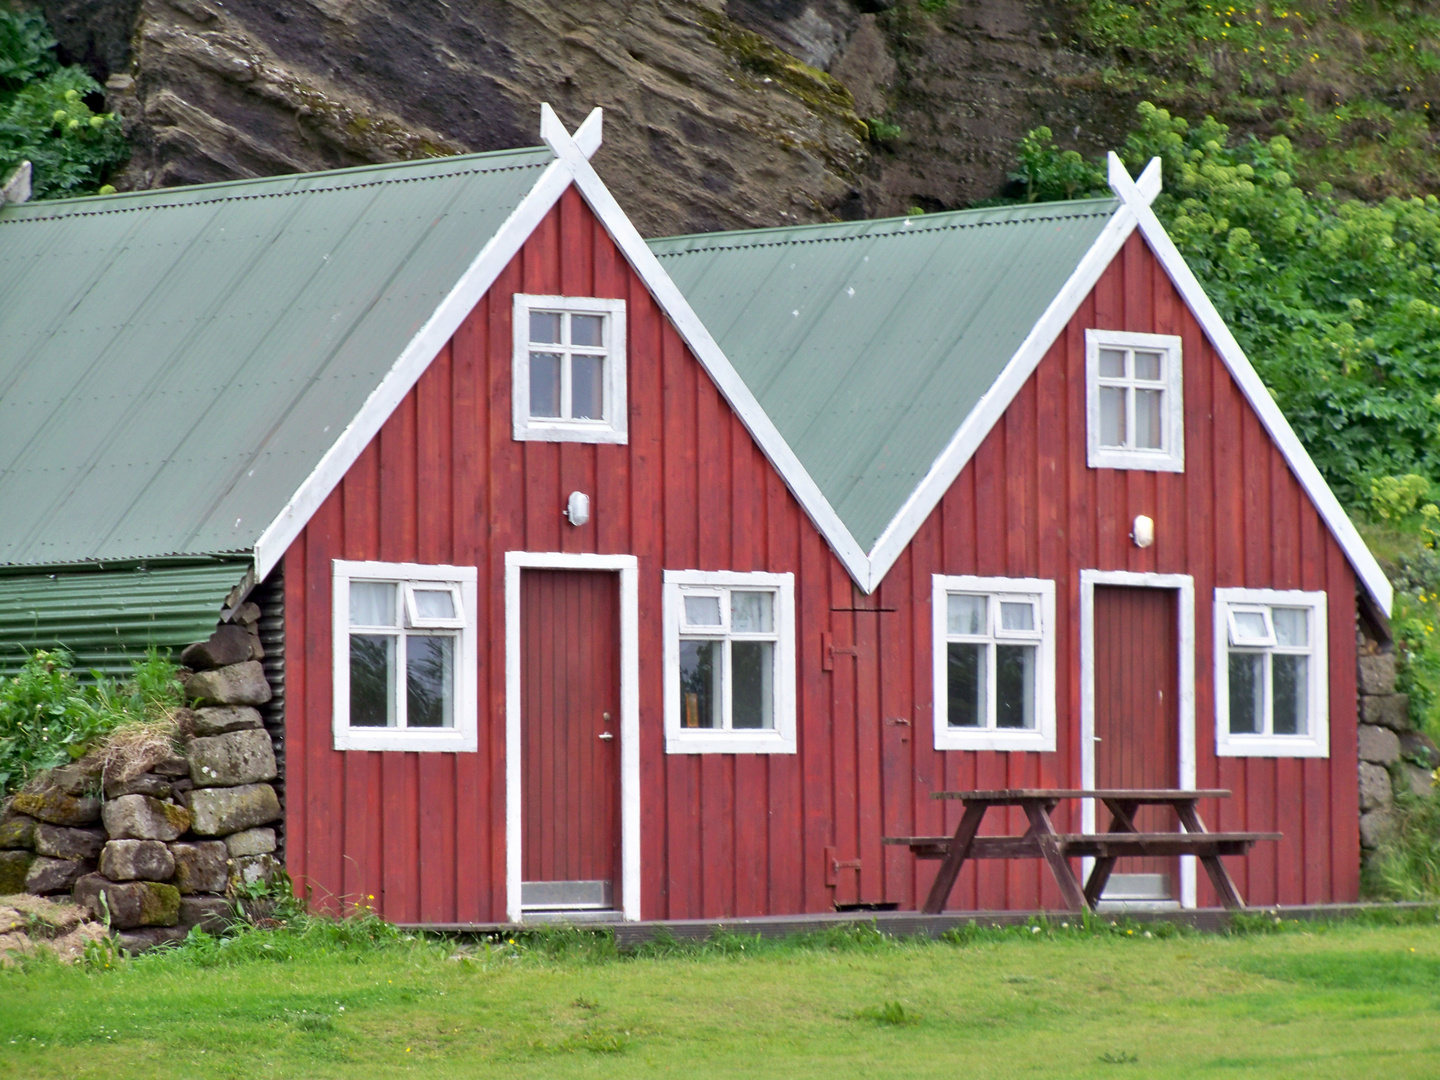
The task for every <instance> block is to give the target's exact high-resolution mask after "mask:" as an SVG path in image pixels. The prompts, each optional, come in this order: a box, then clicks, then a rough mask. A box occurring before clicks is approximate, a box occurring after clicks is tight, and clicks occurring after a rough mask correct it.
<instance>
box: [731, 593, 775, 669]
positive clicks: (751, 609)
mask: <svg viewBox="0 0 1440 1080" xmlns="http://www.w3.org/2000/svg"><path fill="white" fill-rule="evenodd" d="M774 608H775V594H774V593H769V592H732V593H731V594H730V629H731V630H732V631H734V632H735V633H737V634H770V633H773V632H774V630H775V610H774ZM736 663H737V664H738V663H739V661H738V660H737V661H736Z"/></svg>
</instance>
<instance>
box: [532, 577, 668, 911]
mask: <svg viewBox="0 0 1440 1080" xmlns="http://www.w3.org/2000/svg"><path fill="white" fill-rule="evenodd" d="M639 566H640V563H639V560H638V559H637V558H636V557H635V556H634V555H585V554H573V553H564V552H539V551H507V552H506V553H505V917H506V918H507V919H509V920H510V921H511V922H515V923H518V922H522V921H524V912H523V911H522V909H521V905H520V867H521V852H522V850H523V848H522V846H521V830H522V828H523V826H524V814H523V813H522V812H521V807H522V802H521V796H520V704H521V702H520V688H521V682H520V571H521V570H524V569H538V570H613V571H615V572H617V573H618V574H619V575H620V628H619V629H620V915H621V918H623V919H624V920H626V921H627V922H634V921H636V920H638V919H639V918H640V570H639Z"/></svg>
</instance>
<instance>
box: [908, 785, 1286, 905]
mask: <svg viewBox="0 0 1440 1080" xmlns="http://www.w3.org/2000/svg"><path fill="white" fill-rule="evenodd" d="M931 797H932V798H935V799H958V800H960V801H961V802H963V803H964V805H965V812H964V814H962V815H961V817H960V823H959V825H957V826H956V827H955V832H954V835H952V836H887V837H885V843H887V844H900V845H904V846H907V847H909V848H910V850H911V851H912V852H913V853H914V854H915V857H916V858H920V859H940V860H942V862H941V864H940V870H939V872H938V873H937V874H936V875H935V884H934V885H933V886H932V887H931V889H930V895H929V896H928V897H927V898H926V900H925V905H924V907H923V908H921V910H922V911H923V912H925V913H926V914H927V915H938V914H939V913H940V912H941V911H943V910H944V908H945V901H946V900H947V899H948V898H949V896H950V891H951V889H953V888H954V887H955V879H956V878H957V877H959V875H960V868H961V867H962V866H963V865H964V864H965V860H966V859H1044V860H1045V862H1046V864H1047V865H1048V866H1049V867H1050V871H1051V873H1053V874H1054V875H1055V881H1056V883H1057V884H1058V885H1059V886H1060V894H1061V896H1062V897H1064V900H1065V903H1066V905H1067V906H1068V907H1069V908H1070V909H1071V910H1072V911H1080V910H1082V909H1084V908H1087V907H1088V908H1091V909H1093V908H1094V907H1095V905H1096V904H1097V903H1099V901H1100V896H1101V894H1102V893H1103V892H1104V891H1105V885H1106V883H1107V882H1108V881H1109V880H1110V873H1111V871H1112V870H1114V868H1115V862H1116V860H1117V859H1122V858H1129V857H1134V856H1162V857H1163V856H1172V855H1194V856H1196V857H1197V858H1199V860H1200V863H1201V865H1202V866H1204V867H1205V871H1206V873H1208V874H1209V875H1210V880H1211V882H1212V883H1213V884H1214V886H1215V891H1216V892H1217V893H1219V894H1220V900H1221V902H1222V903H1223V904H1224V905H1225V906H1226V907H1227V908H1242V907H1244V906H1245V902H1244V901H1243V900H1242V899H1241V898H1240V893H1239V891H1238V890H1237V889H1236V888H1235V883H1234V882H1233V881H1231V880H1230V875H1229V874H1228V873H1227V872H1226V870H1225V867H1224V865H1223V864H1222V863H1221V862H1220V856H1222V855H1243V854H1245V853H1246V852H1247V851H1249V850H1250V848H1251V846H1252V845H1253V844H1255V843H1257V842H1258V841H1261V840H1279V839H1281V834H1280V833H1273V832H1218V833H1212V832H1209V831H1207V830H1206V828H1205V823H1204V822H1203V821H1201V820H1200V815H1199V813H1198V812H1197V811H1196V809H1195V804H1196V803H1197V802H1198V801H1199V800H1201V799H1228V798H1229V797H1230V792H1229V791H1227V790H1223V789H1216V788H1211V789H1205V790H1180V789H1145V790H1131V789H1123V788H1121V789H1101V790H1095V791H1086V790H1080V789H1069V788H1064V789H1048V788H1005V789H1003V790H998V791H937V792H935V793H934V795H932V796H931ZM1066 799H1097V800H1099V801H1100V802H1102V803H1104V804H1105V806H1106V808H1107V809H1108V810H1109V811H1110V829H1109V831H1108V832H1103V833H1059V832H1056V831H1055V826H1054V824H1053V823H1052V822H1051V820H1050V813H1051V811H1053V810H1054V809H1055V807H1056V806H1058V805H1059V804H1060V803H1061V802H1062V801H1064V800H1066ZM993 806H1018V807H1020V808H1021V809H1023V810H1024V811H1025V816H1026V819H1027V820H1028V821H1029V822H1030V827H1029V829H1027V830H1026V831H1025V833H1024V834H1023V835H1021V836H980V835H978V834H979V832H980V823H981V822H982V821H983V820H984V818H985V814H986V812H987V811H988V810H989V809H990V808H991V807H993ZM1141 806H1170V807H1173V808H1174V810H1175V813H1176V816H1177V817H1178V818H1179V819H1180V825H1181V826H1182V828H1183V829H1184V831H1183V832H1140V831H1139V830H1138V829H1136V827H1135V813H1136V811H1137V810H1138V809H1139V808H1140V807H1141ZM1075 856H1090V857H1092V858H1094V859H1095V866H1094V868H1093V869H1092V870H1091V872H1090V876H1089V878H1088V879H1087V880H1086V882H1085V886H1084V888H1083V889H1082V888H1081V886H1080V882H1079V881H1078V880H1077V879H1076V877H1075V873H1074V871H1072V870H1071V869H1070V863H1069V862H1068V860H1069V859H1071V858H1073V857H1075Z"/></svg>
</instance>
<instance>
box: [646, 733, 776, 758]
mask: <svg viewBox="0 0 1440 1080" xmlns="http://www.w3.org/2000/svg"><path fill="white" fill-rule="evenodd" d="M665 752H666V753H667V754H793V753H795V752H796V747H795V740H794V739H793V738H787V737H786V736H785V735H783V734H781V733H780V732H778V731H776V732H770V733H768V734H762V733H760V732H758V731H747V732H744V733H743V734H742V733H740V732H733V733H732V732H721V731H707V732H705V733H704V734H703V735H690V734H686V733H681V734H678V735H677V734H669V735H667V736H666V737H665Z"/></svg>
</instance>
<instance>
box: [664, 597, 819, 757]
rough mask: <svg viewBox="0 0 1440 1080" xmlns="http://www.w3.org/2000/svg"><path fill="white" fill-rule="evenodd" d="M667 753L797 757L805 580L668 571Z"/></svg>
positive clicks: (665, 612)
mask: <svg viewBox="0 0 1440 1080" xmlns="http://www.w3.org/2000/svg"><path fill="white" fill-rule="evenodd" d="M664 620H665V750H666V752H667V753H671V754H793V753H795V749H796V746H795V729H796V722H795V575H794V574H767V573H748V574H740V573H729V572H723V571H721V572H712V571H703V570H667V571H665V581H664Z"/></svg>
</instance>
